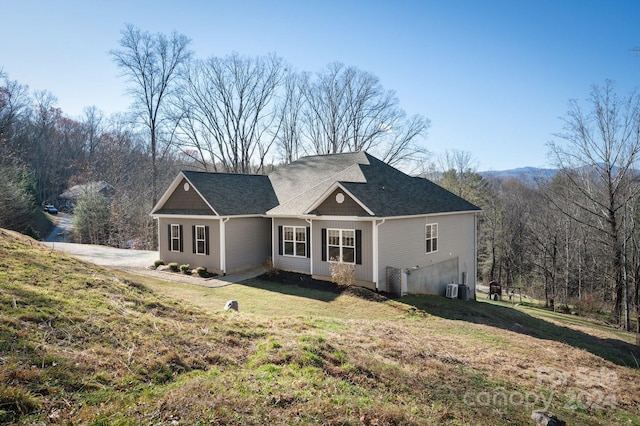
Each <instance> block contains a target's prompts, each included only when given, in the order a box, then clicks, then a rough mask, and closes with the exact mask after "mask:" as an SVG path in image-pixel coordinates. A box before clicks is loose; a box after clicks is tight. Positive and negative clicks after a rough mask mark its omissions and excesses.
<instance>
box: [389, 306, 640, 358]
mask: <svg viewBox="0 0 640 426" xmlns="http://www.w3.org/2000/svg"><path fill="white" fill-rule="evenodd" d="M400 301H401V302H402V303H406V304H409V305H411V306H414V307H416V308H417V309H420V310H423V311H424V312H427V313H428V314H431V315H434V316H438V317H441V318H445V319H450V320H459V321H467V322H471V323H474V324H484V325H489V326H493V327H498V328H501V329H504V330H509V331H513V332H516V333H522V334H526V335H528V336H532V337H536V338H538V339H546V340H554V341H557V342H562V343H566V344H568V345H571V346H573V347H575V348H579V349H584V350H586V351H588V352H590V353H592V354H594V355H597V356H599V357H601V358H604V359H606V360H609V361H611V362H613V363H615V364H618V365H621V366H625V367H631V368H636V369H640V365H639V363H640V348H638V347H637V346H634V345H632V344H629V343H627V342H624V341H622V340H618V339H603V338H599V337H596V336H592V335H590V334H587V333H584V332H582V331H579V330H574V329H572V328H568V327H562V326H559V325H556V324H554V323H552V322H549V321H546V320H543V319H540V318H537V317H534V316H532V315H529V314H527V313H525V312H522V311H519V310H517V309H514V308H511V307H507V306H500V305H495V304H492V303H481V302H474V301H468V302H462V301H460V300H457V299H453V300H452V299H447V298H445V297H436V296H405V297H403V298H402V299H400Z"/></svg>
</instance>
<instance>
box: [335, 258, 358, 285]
mask: <svg viewBox="0 0 640 426" xmlns="http://www.w3.org/2000/svg"><path fill="white" fill-rule="evenodd" d="M330 265H331V266H330V270H331V282H333V283H334V284H337V285H339V286H340V287H349V286H351V285H353V284H354V283H355V281H356V267H355V265H353V264H352V263H342V262H335V263H331V264H330Z"/></svg>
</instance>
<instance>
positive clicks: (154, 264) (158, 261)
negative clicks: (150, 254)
mask: <svg viewBox="0 0 640 426" xmlns="http://www.w3.org/2000/svg"><path fill="white" fill-rule="evenodd" d="M162 265H164V260H162V259H158V260H156V261H155V262H153V266H155V267H156V268H157V267H158V266H162Z"/></svg>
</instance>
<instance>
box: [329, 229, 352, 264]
mask: <svg viewBox="0 0 640 426" xmlns="http://www.w3.org/2000/svg"><path fill="white" fill-rule="evenodd" d="M327 259H329V261H330V262H342V263H356V231H355V230H353V229H327Z"/></svg>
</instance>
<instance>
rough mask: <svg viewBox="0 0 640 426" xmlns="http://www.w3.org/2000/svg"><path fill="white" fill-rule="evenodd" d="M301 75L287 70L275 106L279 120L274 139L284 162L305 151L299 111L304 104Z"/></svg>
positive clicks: (289, 161)
mask: <svg viewBox="0 0 640 426" xmlns="http://www.w3.org/2000/svg"><path fill="white" fill-rule="evenodd" d="M301 80H302V77H301V76H300V75H299V74H297V73H294V72H289V73H288V74H287V75H286V77H285V80H284V88H283V89H284V95H283V97H282V99H281V101H280V103H279V104H278V106H277V107H276V113H277V114H278V116H279V118H278V120H279V122H280V123H281V124H280V126H279V127H278V132H277V133H276V141H277V144H278V147H279V148H280V152H281V155H282V159H283V161H284V162H285V163H287V164H288V163H291V162H293V161H295V160H297V159H298V158H299V157H300V155H302V154H303V153H304V152H305V147H304V145H303V141H302V122H301V113H302V110H303V108H304V105H305V100H304V96H303V93H302V90H301Z"/></svg>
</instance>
